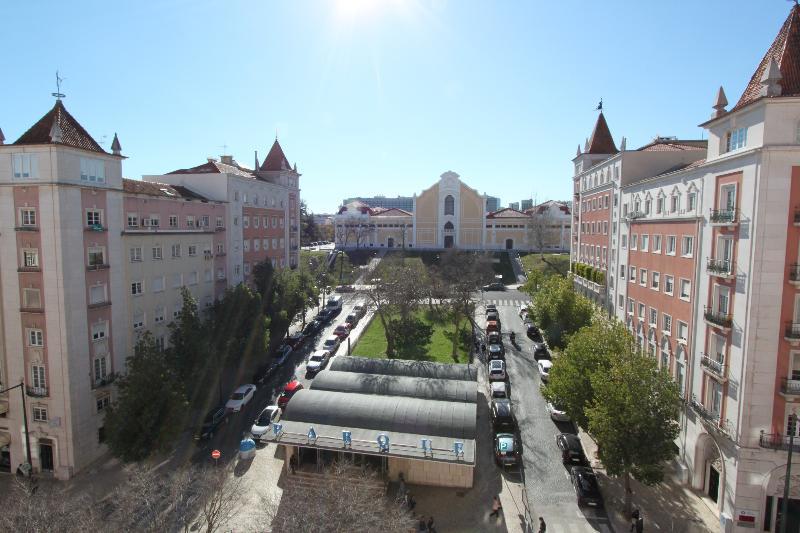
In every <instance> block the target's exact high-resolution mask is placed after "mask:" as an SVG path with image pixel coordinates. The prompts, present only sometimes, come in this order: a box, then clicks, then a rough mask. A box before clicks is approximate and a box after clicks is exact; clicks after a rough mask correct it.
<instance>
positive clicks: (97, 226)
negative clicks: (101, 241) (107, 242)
mask: <svg viewBox="0 0 800 533" xmlns="http://www.w3.org/2000/svg"><path fill="white" fill-rule="evenodd" d="M83 231H100V232H102V231H108V228H107V227H105V226H103V225H102V224H92V225H90V226H84V228H83Z"/></svg>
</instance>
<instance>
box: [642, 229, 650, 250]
mask: <svg viewBox="0 0 800 533" xmlns="http://www.w3.org/2000/svg"><path fill="white" fill-rule="evenodd" d="M649 246H650V236H649V235H647V234H646V233H644V234H642V248H641V250H642V251H643V252H646V251H647V249H648V248H649Z"/></svg>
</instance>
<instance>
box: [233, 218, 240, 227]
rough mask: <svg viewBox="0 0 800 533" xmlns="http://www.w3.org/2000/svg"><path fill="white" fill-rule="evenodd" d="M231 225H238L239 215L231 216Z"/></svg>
mask: <svg viewBox="0 0 800 533" xmlns="http://www.w3.org/2000/svg"><path fill="white" fill-rule="evenodd" d="M233 225H234V226H238V225H239V217H233Z"/></svg>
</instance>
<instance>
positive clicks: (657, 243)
mask: <svg viewBox="0 0 800 533" xmlns="http://www.w3.org/2000/svg"><path fill="white" fill-rule="evenodd" d="M653 253H654V254H660V253H661V235H653Z"/></svg>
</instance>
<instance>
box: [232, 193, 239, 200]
mask: <svg viewBox="0 0 800 533" xmlns="http://www.w3.org/2000/svg"><path fill="white" fill-rule="evenodd" d="M233 199H234V201H236V202H238V201H239V191H233Z"/></svg>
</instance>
